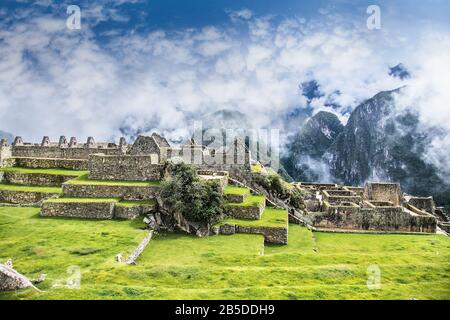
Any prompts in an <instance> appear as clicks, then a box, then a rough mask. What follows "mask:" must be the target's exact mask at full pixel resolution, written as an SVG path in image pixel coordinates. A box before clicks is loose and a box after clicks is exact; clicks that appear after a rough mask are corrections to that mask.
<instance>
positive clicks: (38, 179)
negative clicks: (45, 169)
mask: <svg viewBox="0 0 450 320" xmlns="http://www.w3.org/2000/svg"><path fill="white" fill-rule="evenodd" d="M75 177H77V176H69V175H59V174H44V173H39V174H35V173H22V172H4V180H5V181H6V182H8V183H12V184H20V185H30V186H47V187H59V186H61V184H63V183H64V182H66V181H68V180H70V179H73V178H75Z"/></svg>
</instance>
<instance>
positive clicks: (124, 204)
mask: <svg viewBox="0 0 450 320" xmlns="http://www.w3.org/2000/svg"><path fill="white" fill-rule="evenodd" d="M155 204H156V200H155V199H150V200H140V201H120V202H118V203H116V206H121V207H134V206H141V205H147V206H154V205H155Z"/></svg>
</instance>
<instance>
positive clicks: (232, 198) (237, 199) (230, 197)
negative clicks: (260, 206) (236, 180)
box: [224, 193, 250, 203]
mask: <svg viewBox="0 0 450 320" xmlns="http://www.w3.org/2000/svg"><path fill="white" fill-rule="evenodd" d="M249 194H250V193H247V194H243V195H242V194H225V195H224V197H225V200H226V201H227V202H230V203H242V202H244V201H245V199H247V197H248V196H249Z"/></svg>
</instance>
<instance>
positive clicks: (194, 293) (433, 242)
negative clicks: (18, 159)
mask: <svg viewBox="0 0 450 320" xmlns="http://www.w3.org/2000/svg"><path fill="white" fill-rule="evenodd" d="M38 211H39V210H38V209H35V208H11V207H8V208H0V261H4V260H6V259H8V258H12V259H13V261H14V265H15V267H16V268H17V270H19V271H20V272H22V273H24V274H25V275H27V276H29V277H30V278H36V277H37V276H38V275H39V274H40V273H46V274H47V279H46V280H45V281H44V282H43V283H41V284H38V287H39V288H40V289H41V290H43V292H37V291H34V290H32V289H27V290H21V291H19V292H12V293H3V294H0V299H412V298H415V299H450V239H449V238H447V237H444V236H438V235H434V236H413V235H358V234H331V233H312V232H310V231H309V230H307V229H305V228H302V227H299V226H297V225H290V227H289V245H287V246H263V238H262V236H259V235H232V236H224V235H222V236H213V237H207V238H196V237H193V236H187V235H181V234H159V235H156V236H155V238H154V239H153V240H152V241H151V242H150V244H149V246H148V247H147V249H146V250H145V251H144V253H143V255H142V256H141V257H140V258H139V260H138V265H137V266H125V265H121V264H118V263H116V262H115V261H114V256H115V255H116V254H117V253H119V252H122V253H123V254H124V257H126V256H127V254H128V253H130V252H131V251H132V250H133V249H134V248H135V246H136V245H137V244H138V243H139V241H140V240H142V238H143V237H144V236H145V234H146V233H145V231H144V230H141V229H140V227H141V226H140V223H139V222H137V221H88V220H77V219H63V218H40V217H39V216H38ZM71 266H78V267H71ZM78 268H79V269H78ZM368 268H369V270H371V269H370V268H379V270H380V276H381V278H380V280H381V282H380V284H381V288H380V289H369V288H368V287H367V280H368V274H367V271H368ZM74 270H75V271H74ZM77 270H79V271H80V273H81V286H80V287H79V289H74V288H72V289H71V288H67V287H66V286H65V285H66V282H67V279H68V277H70V275H71V274H72V275H73V274H74V272H75V273H76V271H77ZM68 271H69V272H68Z"/></svg>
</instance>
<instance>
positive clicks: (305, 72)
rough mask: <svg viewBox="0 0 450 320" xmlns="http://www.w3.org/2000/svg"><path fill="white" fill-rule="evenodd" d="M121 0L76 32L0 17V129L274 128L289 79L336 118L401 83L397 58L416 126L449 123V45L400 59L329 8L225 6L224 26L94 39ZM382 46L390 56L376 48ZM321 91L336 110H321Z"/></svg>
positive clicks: (100, 134)
mask: <svg viewBox="0 0 450 320" xmlns="http://www.w3.org/2000/svg"><path fill="white" fill-rule="evenodd" d="M124 2H125V1H116V2H115V5H114V6H112V7H111V9H107V8H106V7H105V6H104V5H103V4H104V3H103V2H100V4H99V3H98V2H96V4H95V5H92V6H89V7H87V8H85V9H83V10H85V11H86V12H85V13H87V17H88V18H89V19H90V20H89V21H90V22H89V23H87V24H83V28H82V30H81V31H70V30H67V29H66V28H65V20H64V19H65V17H55V16H53V15H48V14H47V15H43V14H42V15H40V14H35V13H33V14H30V13H29V12H28V15H27V14H25V13H24V12H21V11H16V12H15V15H14V19H13V20H8V21H7V22H6V20H5V22H3V23H2V22H0V39H2V40H1V46H0V118H1V124H2V125H1V128H0V129H2V130H5V131H10V132H13V133H14V134H20V135H23V136H24V138H25V139H26V140H40V138H41V137H42V136H43V135H50V136H51V137H52V138H53V139H56V138H57V137H58V136H59V135H60V134H65V135H68V136H69V135H75V136H78V137H80V139H81V138H83V139H84V138H86V137H87V136H91V135H92V136H95V137H96V138H97V140H105V139H117V138H118V137H119V136H120V135H122V134H124V133H125V134H127V135H132V134H133V133H136V132H140V133H146V132H151V131H153V130H157V131H159V132H161V133H164V134H166V135H167V136H168V137H170V138H173V139H175V140H179V139H180V137H182V136H186V135H188V133H189V131H190V130H191V125H192V123H193V120H194V119H197V118H199V117H201V116H203V115H204V114H208V113H212V112H214V111H216V110H220V109H228V110H238V111H240V112H242V113H244V114H245V115H246V116H247V117H248V118H249V119H251V120H252V122H253V123H252V125H253V126H255V127H269V126H273V125H274V123H275V124H277V126H278V128H279V129H281V130H283V129H284V128H283V126H282V123H280V122H279V121H278V120H279V119H281V118H282V117H283V116H285V115H286V114H287V113H289V112H290V111H292V110H293V109H298V108H305V107H306V106H307V104H308V101H307V99H306V98H305V97H304V96H303V95H302V92H301V91H300V90H299V84H301V83H305V82H308V81H312V80H314V81H316V82H317V83H318V84H319V85H320V91H321V93H323V96H321V97H317V98H314V99H312V101H311V103H310V107H312V108H313V109H314V111H313V112H318V111H320V110H329V111H332V112H334V113H336V114H337V115H338V116H339V117H340V118H341V120H342V121H344V122H345V121H346V119H347V117H348V110H351V109H352V108H354V107H355V106H357V105H358V104H359V103H360V102H362V101H363V100H365V99H367V98H370V97H371V96H373V95H374V94H376V93H377V92H379V91H381V90H390V89H393V88H397V87H399V86H401V85H403V84H405V82H404V81H401V79H398V78H394V77H391V76H389V74H388V72H389V67H390V66H393V65H395V64H398V63H399V62H405V64H406V65H407V67H408V69H409V68H410V67H411V73H412V74H413V75H414V77H413V78H411V79H409V80H408V83H410V85H411V88H413V87H414V88H420V90H418V91H414V90H413V89H411V90H412V91H413V92H416V93H417V95H418V96H417V97H415V100H421V101H422V102H426V103H428V104H433V108H434V109H430V108H428V107H424V108H420V109H419V110H420V112H421V114H422V116H423V119H424V121H427V119H431V118H437V120H438V121H440V122H445V121H442V119H448V116H447V115H446V114H445V113H442V110H443V109H442V108H441V107H438V105H442V104H443V103H444V102H445V101H448V100H445V99H448V96H447V97H444V99H443V98H442V96H441V95H442V94H443V95H444V96H445V95H446V93H445V90H443V89H444V88H448V87H449V86H448V82H447V83H446V84H445V82H442V81H440V80H442V78H441V76H442V73H443V72H442V70H443V68H448V66H449V65H450V64H449V63H448V56H447V57H446V56H445V52H448V49H447V51H439V50H434V51H432V50H429V51H427V53H421V52H422V51H421V50H420V48H423V47H427V46H429V43H427V42H426V41H423V42H421V43H417V46H418V48H417V51H411V52H410V56H408V57H404V56H398V57H393V53H392V52H394V51H389V50H388V49H389V48H390V45H391V44H392V43H395V41H394V40H395V39H392V38H389V35H384V36H378V37H376V38H375V39H374V37H373V35H372V34H370V31H368V30H367V29H366V28H364V27H361V28H358V27H355V26H353V25H350V26H349V25H347V24H343V23H341V22H340V21H339V20H338V19H336V17H335V16H334V15H333V16H327V15H323V16H321V18H320V20H316V21H309V20H305V19H303V18H286V19H281V20H280V19H274V18H273V17H270V16H263V17H261V16H256V15H254V14H253V13H252V12H251V11H250V10H247V9H242V10H240V11H237V12H230V13H229V15H230V22H229V24H228V25H224V26H221V27H215V26H209V27H205V28H202V29H185V30H178V31H173V32H166V31H164V30H157V31H150V32H147V33H142V32H141V33H135V32H131V31H130V32H121V33H114V32H111V33H109V34H108V40H107V42H99V40H98V38H97V34H96V33H95V32H94V31H93V30H92V29H91V28H92V27H93V26H95V25H96V24H97V23H99V22H101V21H105V20H116V21H117V20H118V21H126V19H127V18H126V14H124V13H123V12H121V11H120V10H119V9H118V7H117V6H119V5H121V4H123V3H124ZM102 5H103V6H102ZM24 10H25V9H24ZM111 10H113V11H111ZM243 29H244V30H243ZM425 38H426V39H429V41H430V42H431V43H434V44H436V43H442V42H444V41H442V40H443V39H435V38H430V37H429V36H426V37H425ZM380 47H383V48H384V49H385V50H384V51H385V52H389V54H380V53H379V48H380ZM439 52H442V54H439ZM425 54H429V55H431V56H428V57H427V59H424V55H425ZM446 59H447V60H446ZM445 61H447V64H443V63H444V62H445ZM438 72H439V73H438ZM433 73H435V74H433ZM445 73H446V76H447V77H448V75H449V74H450V72H448V71H447V72H445ZM430 77H435V78H436V81H430ZM444 81H448V80H445V79H444ZM336 92H339V94H338V95H337V94H336ZM432 92H437V94H435V95H433V94H431V93H432ZM330 96H333V99H334V100H333V103H335V104H336V106H337V107H336V106H334V107H333V108H330V106H329V101H327V99H328V100H329V97H330ZM410 98H412V97H411V96H410ZM430 99H431V100H430ZM446 105H447V106H448V104H446ZM431 110H434V111H433V112H432V111H431ZM439 118H440V119H439ZM448 123H450V122H449V121H447V125H448ZM443 125H445V123H443ZM445 128H446V129H447V130H449V128H448V126H445ZM440 141H441V144H442V143H445V142H446V141H449V139H441V140H440ZM441 144H438V142H436V146H438V145H439V146H440V145H441ZM436 148H437V149H440V147H436ZM447 150H448V148H447ZM429 159H430V161H431V160H432V159H435V158H433V157H432V156H431V154H430V156H429ZM433 161H434V160H433Z"/></svg>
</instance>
